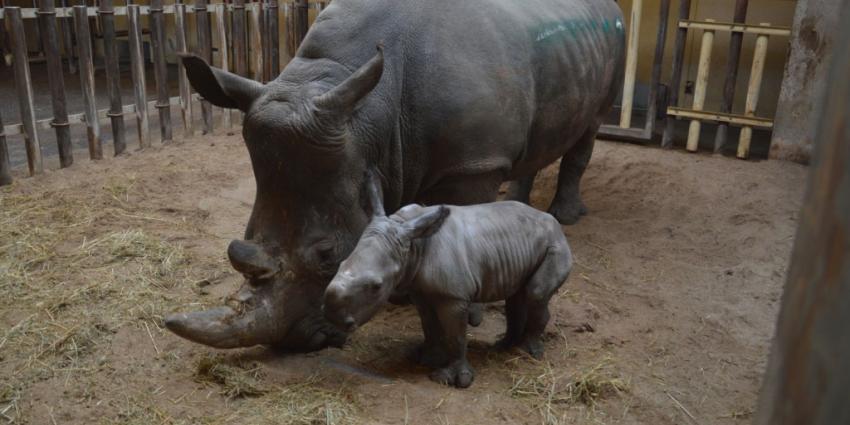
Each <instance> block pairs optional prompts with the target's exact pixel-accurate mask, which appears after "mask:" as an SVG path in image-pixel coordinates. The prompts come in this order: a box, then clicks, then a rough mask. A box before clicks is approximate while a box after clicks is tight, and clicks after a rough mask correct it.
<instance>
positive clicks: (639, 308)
mask: <svg viewBox="0 0 850 425" xmlns="http://www.w3.org/2000/svg"><path fill="white" fill-rule="evenodd" d="M556 170H557V167H556V166H552V167H549V168H548V169H546V170H545V171H544V172H543V173H541V174H540V176H539V178H538V181H537V183H536V186H535V191H534V193H533V203H534V205H535V206H537V207H539V208H543V207H545V206H546V205H547V201H548V199H549V198H550V197H551V196H552V193H553V191H554V187H555V181H556ZM805 176H806V169H805V168H804V167H802V166H798V165H795V164H790V163H783V162H776V161H764V162H742V161H737V160H733V159H729V158H717V157H711V156H707V155H690V154H686V153H682V152H677V151H674V152H668V151H662V150H659V149H651V148H643V147H638V146H631V145H625V144H616V143H609V142H599V143H597V145H596V150H595V152H594V156H593V160H592V162H591V164H590V167H589V169H588V171H587V174H586V177H585V180H584V183H583V187H582V192H583V196H584V199H585V201H586V203H587V205H588V207H589V209H590V214H589V215H588V216H586V217H584V218H583V219H582V220H581V221H580V223H579V224H578V225H575V226H568V227H565V228H564V231H565V232H566V234H567V236H568V238H569V241H570V243H571V245H572V248H573V251H574V254H575V256H576V268H575V269H574V270H573V273H572V275H571V276H570V278H569V281H568V282H567V283H566V284H565V285H564V286H563V288H562V289H561V291H560V293H559V294H558V295H557V296H556V297H555V298H554V299H553V301H552V305H551V308H552V311H553V315H552V321H551V322H550V325H549V327H548V328H547V329H548V332H547V342H546V350H547V351H546V356H545V360H544V361H535V360H533V359H531V358H529V357H528V356H525V355H523V354H522V353H519V352H511V353H500V352H496V351H493V350H491V349H490V348H489V346H490V344H492V343H493V342H494V341H495V340H496V339H497V337H498V335H499V334H500V333H502V332H503V326H504V319H503V317H502V313H501V309H502V307H501V306H500V305H493V306H491V307H489V308H488V309H487V310H486V316H485V320H484V323H483V324H482V326H481V327H479V328H474V329H472V330H471V331H470V332H471V335H472V337H471V343H470V361H471V364H472V366H473V367H474V368H475V369H476V370H477V372H478V375H477V378H476V380H475V383H474V384H473V386H472V387H471V388H470V389H468V390H456V389H451V388H446V387H442V386H439V385H437V384H434V383H432V382H430V381H429V380H428V378H427V371H426V370H425V369H423V368H420V367H417V366H414V365H412V363H411V362H410V361H409V360H408V358H407V355H408V353H409V351H410V350H412V348H413V347H414V346H415V345H416V344H417V343H418V342H419V341H420V340H421V335H420V329H419V321H418V318H417V317H416V315H415V312H414V311H413V310H412V308H399V307H396V308H391V309H388V310H387V311H385V312H383V313H382V314H380V315H379V316H378V317H377V318H376V319H375V320H374V321H372V322H371V323H369V324H367V325H365V326H364V327H362V328H361V329H359V330H358V331H357V333H356V334H355V335H353V337H352V338H351V339H350V341H349V343H348V345H347V346H346V347H345V348H343V349H342V350H340V349H328V350H324V351H321V352H317V353H310V354H284V353H276V352H273V351H271V350H267V349H264V348H259V347H258V348H252V349H246V350H233V351H216V350H213V349H209V348H206V347H203V346H199V345H195V344H192V343H189V342H188V341H185V340H182V339H180V338H178V337H176V336H174V335H172V334H171V333H169V332H168V331H166V330H164V329H163V328H162V318H163V316H164V315H165V314H167V313H169V312H172V311H177V310H195V309H199V308H203V307H204V306H210V305H215V304H218V303H219V302H220V300H221V298H222V297H224V296H226V295H227V294H229V293H230V292H231V291H233V290H234V289H235V288H237V287H238V285H239V284H240V277H239V275H238V274H237V273H236V272H235V271H233V270H232V269H231V268H230V267H229V265H228V263H227V260H226V257H225V251H226V246H227V244H228V242H229V241H230V240H231V239H233V238H239V237H240V235H241V233H242V231H243V229H244V226H245V224H246V222H247V219H248V214H249V211H250V207H251V203H252V202H253V191H254V184H253V179H252V176H251V167H250V163H249V160H248V157H247V152H246V150H245V148H244V146H243V145H242V143H241V141H240V138H239V137H227V136H214V137H203V138H200V137H199V138H194V139H190V140H187V141H185V142H184V143H182V144H178V145H173V146H165V147H156V148H153V149H150V150H149V151H147V152H144V153H137V152H134V153H132V154H131V155H129V156H125V157H121V158H117V159H109V160H104V161H101V162H97V163H88V162H86V161H79V163H78V164H76V165H74V166H73V167H71V168H70V169H66V170H61V171H53V172H48V173H47V174H46V175H44V176H41V177H38V178H24V177H23V176H17V177H18V180H17V181H16V182H15V184H14V185H12V186H11V187H6V188H2V189H0V291H2V293H3V297H0V413H2V415H3V416H5V417H6V418H7V419H9V420H12V421H15V423H32V424H51V423H57V424H91V423H132V424H154V423H156V424H170V423H212V424H219V423H245V424H263V423H267V424H283V423H301V424H313V423H386V424H403V423H411V424H420V423H422V424H493V423H521V424H525V423H527V424H540V423H570V424H573V423H577V424H652V425H660V424H703V425H705V424H744V423H749V421H750V420H751V415H752V412H753V409H754V404H755V401H756V396H757V392H758V389H759V385H760V380H761V375H762V373H763V369H764V366H765V363H766V356H767V351H768V346H769V341H770V338H771V336H772V334H773V326H774V320H775V317H776V314H777V311H778V306H779V298H780V296H781V289H782V285H783V282H784V277H785V272H786V268H787V262H788V258H789V255H790V251H791V246H792V243H793V237H794V231H795V228H796V217H797V213H798V210H799V208H800V202H801V199H802V193H803V188H804V182H805ZM3 421H5V420H3ZM3 421H0V422H3Z"/></svg>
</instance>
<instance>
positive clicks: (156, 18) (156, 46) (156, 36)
mask: <svg viewBox="0 0 850 425" xmlns="http://www.w3.org/2000/svg"><path fill="white" fill-rule="evenodd" d="M150 1H151V5H150V12H151V14H150V26H151V50H152V54H153V65H154V78H155V79H156V97H157V100H158V101H159V102H158V103H157V105H156V108H157V110H158V111H159V132H160V136H161V137H162V143H169V142H171V139H172V137H171V105H169V104H168V67H167V64H166V63H165V17H164V16H163V14H162V0H150Z"/></svg>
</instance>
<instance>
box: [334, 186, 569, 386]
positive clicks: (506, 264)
mask: <svg viewBox="0 0 850 425" xmlns="http://www.w3.org/2000/svg"><path fill="white" fill-rule="evenodd" d="M370 192H371V193H370V196H371V198H372V208H373V211H375V212H376V213H375V214H374V216H373V218H372V221H371V222H370V224H369V226H368V227H367V228H366V230H365V231H364V233H363V235H362V236H361V238H360V240H359V242H358V243H357V246H356V247H355V248H354V251H353V252H352V253H351V255H350V256H349V257H348V258H347V259H346V260H345V261H343V262H342V264H341V265H340V268H339V271H338V272H337V274H336V276H335V277H334V279H333V281H332V282H331V284H330V286H328V288H327V290H326V291H325V300H324V302H325V304H324V308H325V315H326V317H327V318H328V319H329V320H330V321H331V322H332V323H335V324H336V325H337V326H340V327H342V328H345V329H347V330H349V331H352V330H354V328H355V327H356V326H358V325H362V324H363V323H365V322H367V321H368V320H369V319H371V318H372V316H373V315H374V314H375V313H376V312H377V311H378V310H379V309H380V307H381V306H382V305H383V304H384V303H385V302H386V301H387V300H388V299H389V298H390V296H391V295H392V296H393V297H405V296H406V297H409V299H410V300H411V301H412V302H413V303H414V304H415V305H416V309H417V310H418V312H419V316H420V319H421V322H422V330H423V332H424V334H425V342H424V344H423V345H422V347H421V348H419V350H418V360H419V361H420V362H421V363H423V364H425V365H427V366H430V367H434V368H436V370H435V371H434V372H432V373H431V375H430V377H431V379H432V380H434V381H437V382H440V383H442V384H446V385H454V386H457V387H459V388H466V387H468V386H469V385H471V384H472V381H473V379H474V374H475V372H474V370H473V369H472V367H470V365H469V363H468V362H467V359H466V325H467V309H468V307H469V305H470V304H472V303H480V302H494V301H500V300H506V303H505V304H506V306H505V312H506V315H507V331H506V333H505V336H504V338H503V339H502V340H501V341H500V342H499V343H498V346H499V347H500V348H510V347H514V346H518V347H521V348H523V349H525V350H526V351H528V352H529V353H530V354H531V355H532V356H534V357H535V358H540V357H541V356H542V355H543V343H542V341H541V336H542V335H543V331H544V329H545V327H546V324H547V322H548V321H549V307H548V304H549V299H550V298H551V297H552V295H553V294H554V293H555V292H556V291H557V290H558V288H560V286H561V284H563V282H564V281H565V280H566V279H567V276H568V275H569V273H570V270H571V268H572V263H573V260H572V254H571V252H570V247H569V245H568V244H567V240H566V238H565V237H564V234H563V231H562V230H561V226H560V224H558V221H557V220H556V219H555V218H554V217H552V216H551V215H549V214H546V213H543V212H540V211H538V210H535V209H533V208H531V207H529V206H527V205H525V204H521V203H518V202H496V203H491V204H482V205H475V206H463V207H460V206H432V207H422V206H419V205H408V206H407V207H404V208H402V209H401V210H399V211H398V212H397V213H395V214H393V215H392V216H390V217H386V216H384V214H383V211H384V210H383V206H382V205H381V201H380V195H379V194H378V190H377V189H376V188H374V187H373V188H372V189H371V190H370Z"/></svg>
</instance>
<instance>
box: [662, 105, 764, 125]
mask: <svg viewBox="0 0 850 425" xmlns="http://www.w3.org/2000/svg"><path fill="white" fill-rule="evenodd" d="M667 115H670V116H673V117H680V118H687V119H693V120H702V121H711V122H725V123H729V124H734V125H738V126H745V125H748V126H751V127H758V128H772V127H773V120H771V119H770V118H761V117H755V116H752V117H748V116H746V115H736V114H724V113H721V112H709V111H696V110H693V109H687V108H676V107H672V106H671V107H669V108H667Z"/></svg>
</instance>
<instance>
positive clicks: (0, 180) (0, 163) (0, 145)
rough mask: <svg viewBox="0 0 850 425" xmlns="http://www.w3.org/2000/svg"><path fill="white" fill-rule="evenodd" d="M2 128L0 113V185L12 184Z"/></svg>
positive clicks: (10, 165) (7, 150) (10, 168)
mask: <svg viewBox="0 0 850 425" xmlns="http://www.w3.org/2000/svg"><path fill="white" fill-rule="evenodd" d="M3 130H4V126H3V114H0V186H6V185H8V184H12V181H13V179H12V164H11V162H10V160H9V147H8V146H7V145H6V133H5V132H4V131H3Z"/></svg>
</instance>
